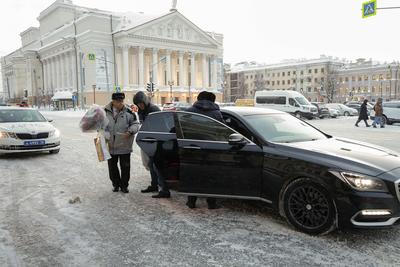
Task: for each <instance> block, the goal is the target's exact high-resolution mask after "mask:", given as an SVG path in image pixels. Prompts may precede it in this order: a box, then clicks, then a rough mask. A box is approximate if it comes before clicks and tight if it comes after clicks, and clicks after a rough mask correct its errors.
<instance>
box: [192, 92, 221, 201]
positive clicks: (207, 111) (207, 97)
mask: <svg viewBox="0 0 400 267" xmlns="http://www.w3.org/2000/svg"><path fill="white" fill-rule="evenodd" d="M215 99H216V96H215V94H213V93H211V92H207V91H202V92H200V93H199V95H198V96H197V101H196V102H195V103H194V104H193V106H192V107H190V108H188V109H187V112H193V113H198V114H202V115H205V116H208V117H211V118H213V119H215V120H217V121H220V122H222V123H223V122H224V119H223V117H222V113H221V111H220V109H219V106H218V105H217V104H215ZM196 201H197V197H196V196H188V200H187V202H186V205H187V206H188V207H189V208H190V209H194V208H196ZM207 205H208V208H209V209H216V208H217V201H216V199H215V198H211V197H209V198H207Z"/></svg>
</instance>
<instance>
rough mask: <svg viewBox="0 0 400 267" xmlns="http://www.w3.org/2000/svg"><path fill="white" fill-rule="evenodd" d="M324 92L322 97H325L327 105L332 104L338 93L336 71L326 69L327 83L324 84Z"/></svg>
mask: <svg viewBox="0 0 400 267" xmlns="http://www.w3.org/2000/svg"><path fill="white" fill-rule="evenodd" d="M324 87H325V88H323V89H324V90H321V91H324V92H321V93H323V94H322V95H325V96H326V99H327V100H328V103H332V102H333V100H334V98H335V96H336V95H337V93H338V89H339V88H338V72H337V70H336V69H333V68H328V74H327V81H326V83H325V86H324Z"/></svg>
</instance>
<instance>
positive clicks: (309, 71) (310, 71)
mask: <svg viewBox="0 0 400 267" xmlns="http://www.w3.org/2000/svg"><path fill="white" fill-rule="evenodd" d="M308 73H312V69H309V70H308ZM310 91H311V89H310Z"/></svg>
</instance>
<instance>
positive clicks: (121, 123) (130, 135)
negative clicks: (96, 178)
mask: <svg viewBox="0 0 400 267" xmlns="http://www.w3.org/2000/svg"><path fill="white" fill-rule="evenodd" d="M124 99H125V94H124V93H121V92H117V93H113V94H112V101H111V103H109V104H108V105H107V106H105V108H104V109H105V111H106V116H107V119H108V120H109V123H108V125H107V127H106V129H105V135H106V139H107V141H108V145H109V150H110V154H111V159H109V160H108V171H109V175H110V179H111V182H112V185H113V187H114V188H113V192H118V191H119V189H121V191H122V192H123V193H129V190H128V186H129V179H130V168H131V153H132V144H133V140H134V136H135V134H136V133H137V132H138V130H139V121H138V120H137V118H136V115H135V114H134V113H133V112H132V111H131V110H130V109H129V108H127V107H126V106H125V104H124ZM118 161H119V165H120V168H121V172H120V170H119V169H118Z"/></svg>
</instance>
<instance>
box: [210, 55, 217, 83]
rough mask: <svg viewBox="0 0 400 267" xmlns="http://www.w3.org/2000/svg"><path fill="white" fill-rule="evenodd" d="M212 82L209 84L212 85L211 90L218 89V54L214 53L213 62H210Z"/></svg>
mask: <svg viewBox="0 0 400 267" xmlns="http://www.w3.org/2000/svg"><path fill="white" fill-rule="evenodd" d="M211 77H212V84H211V86H212V87H213V90H217V89H218V84H217V83H218V56H217V55H214V56H213V62H212V73H211Z"/></svg>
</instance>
